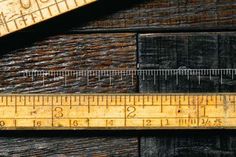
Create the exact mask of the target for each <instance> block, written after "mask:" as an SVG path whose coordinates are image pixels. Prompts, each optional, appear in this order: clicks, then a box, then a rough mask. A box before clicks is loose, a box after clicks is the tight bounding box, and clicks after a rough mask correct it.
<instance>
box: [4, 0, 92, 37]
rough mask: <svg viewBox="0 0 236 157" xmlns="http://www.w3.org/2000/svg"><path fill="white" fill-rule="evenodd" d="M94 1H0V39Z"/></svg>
mask: <svg viewBox="0 0 236 157" xmlns="http://www.w3.org/2000/svg"><path fill="white" fill-rule="evenodd" d="M95 1H96V0H0V37H2V36H5V35H7V34H10V33H13V32H16V31H18V30H21V29H23V28H26V27H29V26H32V25H35V24H37V23H40V22H42V21H45V20H48V19H50V18H53V17H56V16H58V15H61V14H63V13H66V12H69V11H71V10H74V9H76V8H79V7H82V6H85V5H87V4H90V3H92V2H95Z"/></svg>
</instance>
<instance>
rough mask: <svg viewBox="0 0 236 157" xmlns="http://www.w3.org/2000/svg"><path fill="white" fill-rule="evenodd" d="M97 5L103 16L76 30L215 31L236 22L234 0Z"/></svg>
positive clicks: (139, 0) (138, 0)
mask: <svg viewBox="0 0 236 157" xmlns="http://www.w3.org/2000/svg"><path fill="white" fill-rule="evenodd" d="M95 5H96V7H94V8H92V10H93V11H92V13H91V14H93V16H94V12H97V13H99V14H100V17H98V18H97V19H96V20H93V21H90V22H88V24H85V25H82V26H81V27H80V26H79V27H76V28H75V29H74V30H75V31H77V30H78V31H99V30H106V31H107V30H137V31H150V30H185V31H186V30H199V29H201V30H208V29H212V30H214V29H225V28H232V29H233V28H235V25H236V17H235V14H236V4H235V1H234V0H220V1H215V0H208V1H202V0H190V1H186V0H132V1H130V2H127V1H126V0H121V1H101V2H100V3H98V4H95ZM111 6H112V7H111ZM91 14H90V15H91ZM106 15H108V16H106ZM85 17H86V18H87V16H85ZM93 19H94V17H93Z"/></svg>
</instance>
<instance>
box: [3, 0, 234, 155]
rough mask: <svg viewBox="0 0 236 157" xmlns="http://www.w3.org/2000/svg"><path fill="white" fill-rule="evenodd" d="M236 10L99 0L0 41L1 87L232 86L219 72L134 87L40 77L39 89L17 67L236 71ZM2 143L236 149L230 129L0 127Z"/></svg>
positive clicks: (16, 147)
mask: <svg viewBox="0 0 236 157" xmlns="http://www.w3.org/2000/svg"><path fill="white" fill-rule="evenodd" d="M235 7H236V4H235V0H217V1H216V0H207V1H202V0H190V1H187V0H179V1H178V0H132V1H127V0H119V1H110V0H101V1H99V2H97V3H95V4H93V5H90V6H87V7H84V8H81V9H79V10H76V11H73V12H71V13H69V14H67V15H63V16H61V17H58V18H55V19H53V20H50V21H48V22H46V23H43V24H40V25H38V26H34V27H32V28H31V29H27V30H24V31H23V32H20V33H17V34H15V35H12V36H9V37H7V38H4V39H1V40H0V70H1V73H0V80H1V81H0V91H1V92H14V93H18V92H24V93H30V92H95V91H96V92H111V91H116V92H135V91H138V90H140V92H144V91H149V92H171V91H174V92H180V91H184V92H189V91H195V92H197V91H201V92H203V91H209V92H213V91H222V92H223V91H234V90H235V82H232V81H230V79H229V78H224V82H225V84H223V85H220V84H219V78H217V77H214V78H212V80H211V81H209V80H208V79H205V80H203V82H202V83H201V85H200V86H196V84H197V80H194V81H193V82H190V83H185V81H186V79H185V78H180V80H179V81H180V84H181V86H180V85H178V86H176V84H174V83H172V82H173V80H174V78H171V79H170V81H163V80H162V79H160V80H159V86H152V85H151V84H147V83H146V82H142V81H141V80H136V81H135V83H136V84H135V85H137V86H139V89H137V88H136V87H135V86H126V83H128V82H130V80H123V82H118V84H117V86H116V87H110V86H108V85H107V82H106V80H103V81H102V83H104V84H103V85H102V86H101V84H96V83H95V82H94V83H93V84H91V85H90V86H87V85H86V84H85V81H84V80H80V81H79V82H78V81H75V79H74V78H68V79H69V82H68V84H67V86H64V83H63V79H62V78H61V79H59V80H57V81H56V83H53V82H51V81H46V86H45V87H44V88H42V78H38V79H37V80H35V83H34V84H32V83H31V80H29V79H27V80H24V79H23V78H21V77H20V76H19V75H18V74H16V73H15V72H16V71H17V70H23V69H25V68H36V69H75V68H79V69H80V68H81V69H83V68H88V69H93V68H94V67H96V68H101V69H102V68H108V67H109V68H115V67H119V68H128V67H129V68H135V67H136V62H140V63H139V66H140V68H190V67H191V68H216V67H219V68H226V67H228V68H235V57H236V56H235V52H236V46H235V43H236V41H235V40H236V37H235V36H236V35H235V26H236V16H235V13H236V12H235V11H236V8H235ZM71 19H73V20H71ZM201 31H203V32H201ZM95 32H96V33H97V34H91V33H95ZM107 32H110V33H111V32H113V34H109V33H107ZM124 32H126V33H124ZM127 32H131V33H128V34H127ZM170 32H172V33H170ZM173 32H176V33H173ZM177 32H186V33H177ZM188 32H191V33H188ZM193 32H199V33H193ZM209 32H210V33H209ZM226 32H229V33H226ZM138 33H143V34H138ZM145 33H154V34H145ZM156 33H158V34H156ZM137 50H139V53H138V54H137V56H138V57H139V59H137V57H136V51H137ZM145 53H147V54H145ZM147 62H148V64H147ZM6 70H9V71H10V73H6V72H4V71H6ZM93 81H95V80H93ZM117 81H118V80H117ZM151 81H152V80H150V82H151ZM23 82H26V83H23ZM138 83H139V84H138ZM145 83H146V84H145ZM73 85H75V86H78V85H79V87H78V88H72V86H73ZM29 134H30V136H29ZM48 134H49V135H48ZM68 135H70V136H68ZM140 136H142V138H141V140H140V143H139V137H140ZM0 148H1V150H0V156H13V154H14V155H15V156H23V155H25V154H26V155H28V156H34V155H35V156H149V157H156V156H168V157H172V156H181V157H182V156H235V148H236V146H235V133H234V131H231V132H230V131H228V132H226V131H223V130H221V131H218V132H217V131H206V130H205V131H200V132H198V131H197V132H191V131H172V130H171V131H151V132H145V131H144V132H135V133H133V132H132V133H128V135H127V132H118V133H111V132H109V131H107V132H102V133H101V132H100V131H95V132H91V131H88V132H86V131H85V132H83V134H82V135H81V134H80V132H73V131H72V132H59V133H54V132H46V133H45V132H20V133H19V132H11V133H10V132H1V135H0Z"/></svg>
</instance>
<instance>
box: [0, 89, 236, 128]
mask: <svg viewBox="0 0 236 157" xmlns="http://www.w3.org/2000/svg"><path fill="white" fill-rule="evenodd" d="M0 108H1V110H0V128H1V129H8V130H9V129H10V130H11V129H13V130H14V129H52V130H53V129H205V128H207V129H209V128H236V94H227V93H226V94H217V93H216V94H209V93H202V94H186V93H185V94H150V93H149V94H148V93H146V94H145V93H144V94H134V93H132V94H35V95H27V94H19V95H13V94H10V95H0Z"/></svg>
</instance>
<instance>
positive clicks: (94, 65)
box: [0, 34, 136, 93]
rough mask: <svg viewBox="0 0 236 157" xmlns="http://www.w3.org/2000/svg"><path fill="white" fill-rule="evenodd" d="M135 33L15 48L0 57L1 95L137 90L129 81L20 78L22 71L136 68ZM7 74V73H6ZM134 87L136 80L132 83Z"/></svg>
mask: <svg viewBox="0 0 236 157" xmlns="http://www.w3.org/2000/svg"><path fill="white" fill-rule="evenodd" d="M135 37H136V36H135V35H134V34H85V35H83V34H76V35H61V36H53V37H50V38H48V39H45V40H43V41H42V42H36V43H34V44H32V45H31V46H28V47H26V48H25V49H24V48H23V49H17V50H15V51H12V52H9V53H7V54H5V55H3V56H2V57H1V58H0V63H1V64H0V71H3V72H2V73H1V74H0V78H1V82H0V92H4V93H10V92H11V93H12V92H14V93H18V92H24V93H41V92H47V93H59V92H64V93H65V92H66V93H78V92H112V91H116V92H131V91H135V90H136V86H135V85H132V83H131V82H132V79H131V78H130V77H129V78H125V77H124V79H123V80H122V81H121V80H120V78H119V77H117V78H113V80H112V81H113V85H110V84H109V82H110V81H109V77H101V79H100V81H98V78H95V77H90V78H89V84H88V83H87V78H86V77H78V78H77V79H76V78H75V77H74V76H73V77H72V76H70V77H67V78H66V85H65V78H64V77H57V78H56V79H54V77H53V76H51V77H49V76H48V77H45V78H44V81H45V82H44V87H43V77H36V78H35V79H34V80H32V78H30V77H23V76H22V75H20V74H19V72H21V71H23V70H87V69H92V70H94V69H95V70H98V69H127V68H130V69H135V68H136V41H135ZM6 71H7V72H6ZM134 84H136V81H134Z"/></svg>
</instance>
